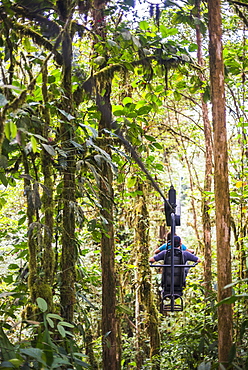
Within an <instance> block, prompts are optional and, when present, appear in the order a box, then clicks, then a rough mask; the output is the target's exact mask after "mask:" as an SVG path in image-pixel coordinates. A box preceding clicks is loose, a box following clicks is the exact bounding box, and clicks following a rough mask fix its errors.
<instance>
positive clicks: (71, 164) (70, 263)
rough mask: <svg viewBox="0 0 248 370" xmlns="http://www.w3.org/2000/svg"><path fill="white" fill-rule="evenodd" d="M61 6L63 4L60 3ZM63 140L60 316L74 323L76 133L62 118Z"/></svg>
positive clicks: (68, 55)
mask: <svg viewBox="0 0 248 370" xmlns="http://www.w3.org/2000/svg"><path fill="white" fill-rule="evenodd" d="M60 5H62V2H60ZM71 6H72V1H69V0H68V1H67V0H64V1H63V7H62V8H63V13H62V14H61V19H62V20H63V21H64V22H65V29H64V32H63V36H62V56H63V77H62V89H63V97H62V99H61V106H62V109H63V110H64V111H65V112H66V113H68V114H70V115H72V116H73V103H72V82H71V68H72V65H71V64H72V40H71V36H70V27H71V19H70V18H71V14H70V11H71ZM61 121H62V123H61V129H60V133H61V137H62V140H63V150H64V151H65V152H66V154H67V157H66V166H65V167H66V168H65V169H64V172H63V192H62V202H63V216H62V238H61V242H62V254H61V289H60V299H61V315H62V316H63V317H64V318H65V320H66V321H68V322H71V321H73V313H74V304H75V279H76V273H75V262H76V244H75V213H74V205H75V171H76V162H75V152H74V150H73V146H72V144H71V140H73V137H74V132H73V126H72V125H71V123H70V121H69V120H68V119H67V117H65V115H62V116H61Z"/></svg>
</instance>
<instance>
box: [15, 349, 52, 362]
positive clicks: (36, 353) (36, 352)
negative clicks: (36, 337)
mask: <svg viewBox="0 0 248 370" xmlns="http://www.w3.org/2000/svg"><path fill="white" fill-rule="evenodd" d="M20 353H21V354H23V355H26V356H29V357H32V358H34V359H36V360H37V361H38V362H41V363H42V364H43V365H46V363H45V362H44V361H43V360H42V354H43V351H42V350H41V349H40V348H24V349H22V348H21V349H20Z"/></svg>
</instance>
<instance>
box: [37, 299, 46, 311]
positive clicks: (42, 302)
mask: <svg viewBox="0 0 248 370" xmlns="http://www.w3.org/2000/svg"><path fill="white" fill-rule="evenodd" d="M36 302H37V305H38V307H39V309H40V310H41V311H42V312H46V311H47V303H46V301H45V299H43V298H41V297H38V298H37V299H36Z"/></svg>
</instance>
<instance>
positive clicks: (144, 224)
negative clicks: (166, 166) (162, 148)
mask: <svg viewBox="0 0 248 370" xmlns="http://www.w3.org/2000/svg"><path fill="white" fill-rule="evenodd" d="M138 190H139V191H141V192H142V195H140V196H139V198H138V200H137V206H136V209H135V211H136V212H135V213H136V216H135V219H136V222H135V248H136V250H137V260H136V261H137V266H138V269H137V298H138V299H137V301H138V302H137V303H138V312H137V323H136V326H137V328H138V333H137V335H138V338H137V343H138V344H139V348H138V349H139V351H138V353H137V356H136V359H137V361H136V362H137V365H136V367H137V370H138V369H141V368H142V365H143V364H142V362H143V356H142V355H141V351H142V349H143V350H144V351H146V348H144V343H142V335H141V336H140V334H142V333H144V330H142V325H143V323H145V325H146V326H145V329H146V332H147V334H148V337H149V338H150V359H151V362H152V370H159V369H160V355H159V352H160V334H159V327H158V311H157V309H156V307H155V304H154V301H153V297H152V290H151V271H150V267H149V264H148V259H149V215H148V210H147V206H146V203H147V196H146V188H145V186H144V185H143V184H142V183H139V185H138ZM144 318H145V320H144Z"/></svg>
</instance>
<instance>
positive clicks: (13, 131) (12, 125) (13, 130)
mask: <svg viewBox="0 0 248 370" xmlns="http://www.w3.org/2000/svg"><path fill="white" fill-rule="evenodd" d="M10 134H11V137H12V139H14V138H15V137H16V134H17V127H16V124H15V122H13V121H10Z"/></svg>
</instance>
